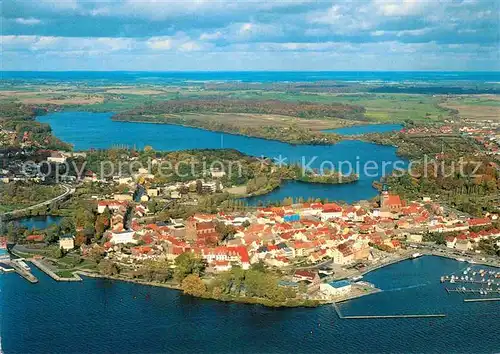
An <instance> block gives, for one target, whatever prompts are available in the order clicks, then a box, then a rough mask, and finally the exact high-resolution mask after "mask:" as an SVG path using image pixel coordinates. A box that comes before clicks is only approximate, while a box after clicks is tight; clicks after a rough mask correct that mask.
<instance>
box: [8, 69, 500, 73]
mask: <svg viewBox="0 0 500 354" xmlns="http://www.w3.org/2000/svg"><path fill="white" fill-rule="evenodd" d="M3 72H5V73H9V72H131V73H231V72H263V73H265V72H283V73H286V72H289V73H300V72H304V73H322V72H323V73H335V72H337V73H352V72H380V73H392V72H395V73H397V72H400V73H413V72H415V73H418V72H420V73H500V70H354V69H353V70H88V69H71V70H0V73H3Z"/></svg>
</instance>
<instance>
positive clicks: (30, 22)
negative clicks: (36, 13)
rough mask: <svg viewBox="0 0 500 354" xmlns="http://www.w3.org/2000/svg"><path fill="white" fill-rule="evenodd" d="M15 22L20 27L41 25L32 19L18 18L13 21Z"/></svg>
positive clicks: (35, 19) (38, 21)
mask: <svg viewBox="0 0 500 354" xmlns="http://www.w3.org/2000/svg"><path fill="white" fill-rule="evenodd" d="M15 21H16V23H18V24H20V25H28V26H32V25H38V24H40V23H42V21H41V20H39V19H37V18H34V17H28V18H23V17H18V18H16V19H15Z"/></svg>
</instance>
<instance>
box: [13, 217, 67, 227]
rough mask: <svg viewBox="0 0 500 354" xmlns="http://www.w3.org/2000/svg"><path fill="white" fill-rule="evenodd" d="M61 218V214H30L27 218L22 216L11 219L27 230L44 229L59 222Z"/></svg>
mask: <svg viewBox="0 0 500 354" xmlns="http://www.w3.org/2000/svg"><path fill="white" fill-rule="evenodd" d="M61 220H62V217H61V216H50V215H47V216H32V217H29V218H22V219H16V220H13V221H14V222H15V223H19V224H20V225H21V226H24V227H26V228H27V229H28V230H31V229H37V230H41V229H46V228H48V227H50V226H52V225H54V224H56V225H57V224H59V223H60V222H61Z"/></svg>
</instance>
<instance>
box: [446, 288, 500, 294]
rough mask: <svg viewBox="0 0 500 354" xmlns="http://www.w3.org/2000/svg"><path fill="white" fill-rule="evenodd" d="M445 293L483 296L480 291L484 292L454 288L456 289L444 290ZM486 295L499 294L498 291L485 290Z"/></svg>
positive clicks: (499, 291)
mask: <svg viewBox="0 0 500 354" xmlns="http://www.w3.org/2000/svg"><path fill="white" fill-rule="evenodd" d="M445 290H446V292H447V293H448V294H449V293H459V294H481V295H483V293H482V291H483V292H484V289H463V288H456V289H448V288H445ZM487 293H488V294H500V289H499V290H487Z"/></svg>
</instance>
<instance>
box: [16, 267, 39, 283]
mask: <svg viewBox="0 0 500 354" xmlns="http://www.w3.org/2000/svg"><path fill="white" fill-rule="evenodd" d="M10 265H11V266H12V268H14V271H15V272H16V273H17V274H19V275H20V276H21V277H23V278H24V279H26V280H27V281H29V282H30V283H31V284H36V283H38V279H37V277H35V276H34V275H33V274H31V271H30V270H29V268H24V267H23V266H21V264H20V263H18V262H11V263H10Z"/></svg>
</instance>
